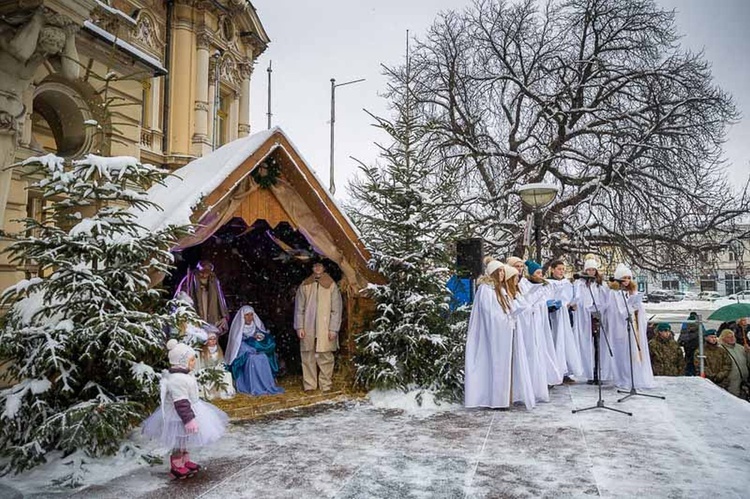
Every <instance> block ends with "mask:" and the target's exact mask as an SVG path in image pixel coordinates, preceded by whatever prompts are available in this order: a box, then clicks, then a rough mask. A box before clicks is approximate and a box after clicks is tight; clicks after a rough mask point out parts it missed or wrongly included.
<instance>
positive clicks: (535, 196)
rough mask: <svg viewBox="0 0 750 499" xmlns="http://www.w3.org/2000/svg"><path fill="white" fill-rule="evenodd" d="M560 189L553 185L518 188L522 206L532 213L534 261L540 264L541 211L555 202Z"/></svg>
mask: <svg viewBox="0 0 750 499" xmlns="http://www.w3.org/2000/svg"><path fill="white" fill-rule="evenodd" d="M559 192H560V189H559V188H558V187H557V186H556V185H553V184H544V183H536V184H526V185H522V186H521V187H519V188H518V195H519V196H521V201H523V204H525V205H526V206H528V207H529V208H531V209H532V210H533V211H534V244H535V245H536V261H537V263H539V264H540V265H541V264H542V243H541V232H540V231H541V225H542V214H541V211H540V210H541V209H542V208H544V207H546V206H549V205H550V204H551V203H552V201H554V200H555V198H556V197H557V194H558V193H559Z"/></svg>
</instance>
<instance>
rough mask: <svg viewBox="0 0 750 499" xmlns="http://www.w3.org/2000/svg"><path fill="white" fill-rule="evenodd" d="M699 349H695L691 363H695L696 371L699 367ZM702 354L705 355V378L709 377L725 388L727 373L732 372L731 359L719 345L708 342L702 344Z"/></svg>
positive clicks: (727, 379)
mask: <svg viewBox="0 0 750 499" xmlns="http://www.w3.org/2000/svg"><path fill="white" fill-rule="evenodd" d="M698 354H700V350H696V351H695V355H693V363H694V364H695V371H696V373H697V372H698V370H699V369H700V365H701V360H700V358H699V357H698ZM703 354H704V355H705V356H706V359H705V369H706V371H705V372H706V378H708V379H710V380H711V381H713V382H714V383H716V384H717V385H719V386H720V387H722V388H726V387H727V384H728V383H729V373H731V372H732V359H731V358H730V357H729V354H728V353H727V351H726V350H724V349H723V348H721V347H720V346H719V345H712V344H710V343H708V342H705V343H704V344H703Z"/></svg>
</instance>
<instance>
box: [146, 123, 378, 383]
mask: <svg viewBox="0 0 750 499" xmlns="http://www.w3.org/2000/svg"><path fill="white" fill-rule="evenodd" d="M149 198H150V199H151V200H152V201H154V202H156V203H157V204H158V205H159V206H161V207H162V210H161V211H160V210H149V211H147V212H145V213H142V214H140V215H139V218H140V223H141V224H143V225H144V226H146V227H147V228H150V229H158V228H160V227H164V226H166V225H168V224H183V223H187V222H188V221H190V222H191V223H193V224H194V226H195V231H194V233H193V234H191V235H189V236H187V237H186V238H184V239H182V240H181V241H179V242H178V244H177V246H176V247H175V248H174V249H173V251H174V254H175V260H176V267H177V271H176V272H175V274H174V275H172V276H168V277H167V278H166V279H165V280H164V283H163V285H164V287H166V288H167V289H168V290H170V291H174V289H175V287H176V286H177V284H178V283H179V281H180V279H181V278H182V277H183V276H184V275H185V273H186V272H187V269H188V268H192V267H194V266H195V264H196V263H197V262H198V261H200V260H203V259H207V260H211V262H212V263H213V264H214V266H215V271H216V274H217V276H218V278H219V279H220V281H221V283H222V287H223V288H224V293H225V294H226V296H227V305H228V308H229V311H230V313H231V314H233V313H234V312H236V310H238V309H239V307H241V306H242V305H244V304H250V305H252V306H253V307H254V308H255V310H256V312H257V313H258V315H259V316H260V317H261V319H262V320H263V321H264V322H265V323H266V325H267V326H268V327H269V328H270V330H271V331H272V333H273V334H274V335H275V337H276V342H277V351H278V353H279V357H280V360H281V361H282V363H283V364H285V365H286V370H287V372H289V373H290V374H295V373H298V372H300V366H299V343H298V340H297V337H296V333H295V332H294V330H293V327H292V321H293V309H294V294H295V292H296V289H297V286H298V285H299V284H300V283H301V282H302V281H303V280H304V279H305V278H306V277H307V276H309V275H310V273H311V268H312V263H311V260H310V258H311V256H314V255H315V254H318V255H321V256H323V257H324V258H327V259H328V260H329V261H330V262H328V265H327V266H328V267H329V270H330V273H331V274H332V276H333V277H334V279H337V280H338V283H339V287H340V289H341V291H342V295H343V299H344V323H343V325H342V328H341V331H340V346H341V350H340V355H339V361H338V364H339V365H340V366H341V368H342V370H343V371H344V372H346V373H351V370H350V369H351V365H352V364H351V360H352V357H353V355H354V352H355V343H354V338H355V335H356V334H357V333H358V332H360V331H362V329H363V327H364V326H365V324H366V321H367V320H368V318H369V317H371V315H372V312H373V310H374V305H373V303H372V300H371V299H370V298H368V297H367V296H366V289H367V287H368V285H370V284H371V283H382V282H384V280H383V277H382V276H380V275H379V274H377V273H374V272H373V271H371V270H370V269H369V268H368V265H367V263H368V260H369V258H370V255H369V253H368V251H367V249H366V248H365V245H364V244H363V242H362V240H361V238H360V235H359V233H358V231H357V229H356V228H355V227H354V225H353V224H352V223H351V221H350V220H349V219H348V218H347V217H346V215H345V214H344V213H343V211H342V210H341V208H340V207H339V206H338V205H337V204H336V203H335V202H334V200H333V198H332V197H331V195H330V194H329V192H328V190H327V189H326V188H325V187H323V185H322V184H321V182H320V181H319V180H318V178H317V177H316V176H315V174H314V173H313V171H312V169H311V168H310V165H308V164H307V163H306V162H305V160H304V159H303V158H302V156H301V155H300V154H299V152H298V151H297V149H296V148H295V146H294V145H293V144H292V142H291V141H290V140H289V138H288V137H287V135H286V134H285V133H284V132H283V131H282V130H281V129H279V128H273V129H270V130H266V131H263V132H258V133H256V134H253V135H250V136H248V137H245V138H242V139H239V140H235V141H233V142H231V143H229V144H226V145H225V146H223V147H221V148H220V149H217V150H216V151H214V152H212V153H210V154H208V155H206V156H204V157H202V158H199V159H196V160H195V161H192V162H191V163H189V164H187V165H185V166H184V167H182V168H180V169H178V170H175V171H174V177H171V178H169V179H168V181H167V183H166V185H164V186H154V187H153V188H152V189H150V190H149Z"/></svg>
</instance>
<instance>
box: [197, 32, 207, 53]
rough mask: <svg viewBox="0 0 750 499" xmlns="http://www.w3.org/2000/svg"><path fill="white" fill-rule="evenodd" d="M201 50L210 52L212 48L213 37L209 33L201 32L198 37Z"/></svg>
mask: <svg viewBox="0 0 750 499" xmlns="http://www.w3.org/2000/svg"><path fill="white" fill-rule="evenodd" d="M196 43H197V44H198V48H199V49H204V50H209V49H210V48H211V35H209V34H208V32H207V31H201V32H200V33H198V35H197V37H196Z"/></svg>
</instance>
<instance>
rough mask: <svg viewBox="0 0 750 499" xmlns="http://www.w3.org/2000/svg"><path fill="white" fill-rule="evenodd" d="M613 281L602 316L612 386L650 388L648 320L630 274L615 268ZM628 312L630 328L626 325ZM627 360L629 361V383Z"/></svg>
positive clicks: (620, 268) (641, 297)
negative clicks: (609, 349)
mask: <svg viewBox="0 0 750 499" xmlns="http://www.w3.org/2000/svg"><path fill="white" fill-rule="evenodd" d="M615 279H616V282H614V283H612V285H611V286H610V287H611V290H610V293H611V296H610V298H609V301H610V306H609V308H608V309H607V314H606V319H607V320H606V324H607V327H608V328H609V330H608V332H610V334H611V335H612V336H611V340H612V353H613V355H614V364H613V368H614V379H615V385H617V386H618V387H619V388H625V389H630V388H631V384H632V385H634V386H635V388H653V387H654V372H653V370H652V369H651V355H650V354H649V351H648V337H647V334H646V326H647V324H648V319H647V318H646V310H645V308H644V307H643V295H642V294H641V293H639V292H638V291H637V288H636V284H635V282H634V281H633V272H632V271H631V270H630V269H629V268H628V267H627V266H625V265H624V264H622V263H621V264H619V265H617V268H615ZM626 300H627V306H626V305H625V301H626ZM628 312H630V322H632V328H631V327H630V326H629V324H628V322H629V321H628ZM628 342H630V346H629V347H628ZM630 357H632V360H633V363H632V372H633V376H632V383H631V363H630Z"/></svg>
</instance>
